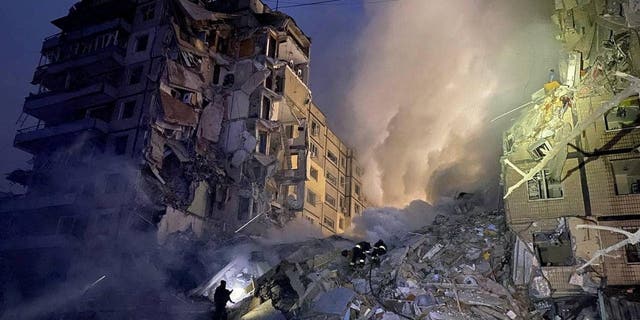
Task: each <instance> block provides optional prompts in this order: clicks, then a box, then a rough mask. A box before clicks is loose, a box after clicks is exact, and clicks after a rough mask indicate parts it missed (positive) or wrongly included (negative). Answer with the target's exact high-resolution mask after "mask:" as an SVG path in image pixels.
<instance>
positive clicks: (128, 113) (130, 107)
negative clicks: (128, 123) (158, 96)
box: [120, 100, 136, 119]
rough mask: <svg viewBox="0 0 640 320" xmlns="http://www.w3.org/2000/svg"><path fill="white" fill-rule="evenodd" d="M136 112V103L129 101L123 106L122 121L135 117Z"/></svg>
mask: <svg viewBox="0 0 640 320" xmlns="http://www.w3.org/2000/svg"><path fill="white" fill-rule="evenodd" d="M135 111H136V101H135V100H134V101H128V102H125V103H124V104H123V105H122V115H121V117H120V119H129V118H132V117H133V114H134V113H135Z"/></svg>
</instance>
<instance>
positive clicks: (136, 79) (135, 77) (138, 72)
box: [129, 66, 144, 85]
mask: <svg viewBox="0 0 640 320" xmlns="http://www.w3.org/2000/svg"><path fill="white" fill-rule="evenodd" d="M143 70H144V68H143V66H137V67H134V68H133V69H131V70H130V71H129V84H130V85H134V84H138V83H140V81H141V80H142V71H143Z"/></svg>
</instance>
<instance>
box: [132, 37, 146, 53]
mask: <svg viewBox="0 0 640 320" xmlns="http://www.w3.org/2000/svg"><path fill="white" fill-rule="evenodd" d="M148 44H149V35H148V34H145V35H141V36H137V37H136V47H135V51H136V52H142V51H145V50H147V45H148Z"/></svg>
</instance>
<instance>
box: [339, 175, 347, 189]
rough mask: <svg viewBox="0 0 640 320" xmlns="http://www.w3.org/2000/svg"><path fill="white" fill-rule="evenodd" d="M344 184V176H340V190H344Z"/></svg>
mask: <svg viewBox="0 0 640 320" xmlns="http://www.w3.org/2000/svg"><path fill="white" fill-rule="evenodd" d="M345 184H346V182H345V179H344V176H340V188H344V186H345Z"/></svg>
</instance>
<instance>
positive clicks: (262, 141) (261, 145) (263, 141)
mask: <svg viewBox="0 0 640 320" xmlns="http://www.w3.org/2000/svg"><path fill="white" fill-rule="evenodd" d="M268 140H269V135H267V133H266V132H264V131H260V132H259V133H258V153H262V154H267V141H268Z"/></svg>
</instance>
